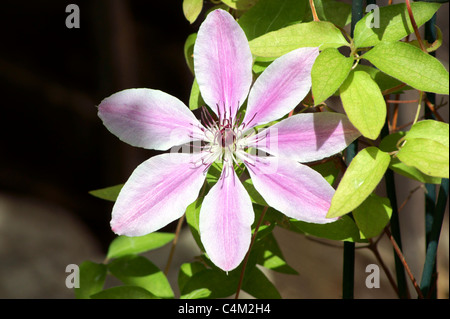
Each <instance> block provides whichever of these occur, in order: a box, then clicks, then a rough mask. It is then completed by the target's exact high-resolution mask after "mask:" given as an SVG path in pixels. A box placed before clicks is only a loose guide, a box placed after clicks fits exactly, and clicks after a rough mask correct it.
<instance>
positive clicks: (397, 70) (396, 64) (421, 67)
mask: <svg viewBox="0 0 450 319" xmlns="http://www.w3.org/2000/svg"><path fill="white" fill-rule="evenodd" d="M362 57H363V58H364V59H366V60H369V61H370V62H371V63H372V64H373V65H375V66H376V67H377V68H378V69H380V70H381V71H383V72H384V73H386V74H389V75H390V76H392V77H394V78H396V79H398V80H400V81H402V82H404V83H406V84H408V85H410V86H411V87H413V88H415V89H417V90H420V91H426V92H434V93H439V94H448V88H449V80H448V79H449V77H448V71H447V70H446V69H445V67H444V66H443V65H442V63H441V62H439V60H437V59H436V58H435V57H433V56H431V55H429V54H427V53H425V52H423V51H422V50H420V49H419V48H417V47H415V46H413V45H411V44H408V43H404V42H384V41H383V42H381V43H379V44H377V45H376V46H375V47H373V49H371V50H370V51H369V52H367V53H365V54H364V55H363V56H362ZM411 61H414V63H411Z"/></svg>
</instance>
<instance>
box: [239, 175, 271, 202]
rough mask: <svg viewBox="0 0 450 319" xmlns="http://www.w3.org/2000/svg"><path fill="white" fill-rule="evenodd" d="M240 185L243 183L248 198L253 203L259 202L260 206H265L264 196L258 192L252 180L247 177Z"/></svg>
mask: <svg viewBox="0 0 450 319" xmlns="http://www.w3.org/2000/svg"><path fill="white" fill-rule="evenodd" d="M242 185H244V188H245V190H246V191H247V193H248V194H249V195H250V199H251V200H252V202H253V203H255V204H259V205H261V206H267V203H266V201H265V200H264V198H263V197H262V196H261V195H260V194H259V193H258V191H257V190H256V188H255V186H253V181H252V180H251V179H250V178H249V179H247V180H245V181H244V182H243V183H242Z"/></svg>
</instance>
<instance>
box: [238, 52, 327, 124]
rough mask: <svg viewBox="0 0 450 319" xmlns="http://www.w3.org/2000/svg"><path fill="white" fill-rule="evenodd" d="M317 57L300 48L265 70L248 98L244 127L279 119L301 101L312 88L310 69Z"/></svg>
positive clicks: (277, 60)
mask: <svg viewBox="0 0 450 319" xmlns="http://www.w3.org/2000/svg"><path fill="white" fill-rule="evenodd" d="M318 55H319V50H318V48H299V49H296V50H294V51H291V52H289V53H287V54H285V55H283V56H281V57H279V58H278V59H276V60H275V61H273V62H272V63H271V64H270V65H269V66H268V67H267V69H265V70H264V72H263V73H262V74H261V75H260V76H259V78H258V79H257V80H256V82H255V84H254V85H253V87H252V89H251V90H250V94H249V96H248V104H247V112H246V114H245V117H244V121H243V123H245V125H246V128H250V127H254V126H257V125H261V124H265V123H268V122H270V121H273V120H276V119H279V118H281V117H283V116H284V115H286V114H287V113H289V112H290V111H291V110H292V109H293V108H294V107H296V106H297V104H299V103H300V102H301V101H302V100H303V98H304V97H305V96H306V94H308V92H309V90H310V88H311V68H312V66H313V64H314V61H315V60H316V57H317V56H318Z"/></svg>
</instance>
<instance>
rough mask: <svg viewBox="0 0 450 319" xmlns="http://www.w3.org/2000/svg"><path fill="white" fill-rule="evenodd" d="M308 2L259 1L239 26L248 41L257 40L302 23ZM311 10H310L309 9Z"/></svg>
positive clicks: (286, 0)
mask: <svg viewBox="0 0 450 319" xmlns="http://www.w3.org/2000/svg"><path fill="white" fill-rule="evenodd" d="M306 6H307V0H284V1H282V2H280V1H278V0H259V2H258V3H257V4H256V5H255V6H254V7H252V8H251V9H250V10H248V11H247V12H245V13H244V14H243V15H242V16H241V17H240V18H239V21H238V22H239V25H240V26H241V28H242V29H243V30H244V32H245V35H246V36H247V39H248V40H252V39H254V38H257V37H259V36H261V35H263V34H266V33H268V32H270V31H275V30H278V29H281V28H283V27H286V26H288V25H290V24H293V23H296V22H300V21H301V20H302V17H303V15H304V12H305V10H306ZM308 10H309V8H308Z"/></svg>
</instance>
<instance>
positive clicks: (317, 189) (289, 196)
mask: <svg viewBox="0 0 450 319" xmlns="http://www.w3.org/2000/svg"><path fill="white" fill-rule="evenodd" d="M253 159H254V162H253V163H252V164H250V163H249V162H247V163H246V166H247V168H248V169H249V172H250V177H251V179H252V182H253V185H254V186H255V188H256V190H257V191H258V192H259V194H261V196H262V197H263V198H264V200H265V201H266V202H267V204H269V206H271V207H273V208H275V209H277V210H279V211H280V212H282V213H283V214H285V215H286V216H288V217H291V218H295V219H298V220H301V221H305V222H308V223H317V224H325V223H329V222H332V221H334V220H336V219H332V218H326V217H325V216H326V215H327V212H328V209H329V208H330V204H331V198H332V197H333V194H334V189H333V187H331V186H330V184H328V183H327V182H326V181H325V179H324V178H323V177H322V175H320V174H319V173H317V172H316V171H315V170H313V169H312V168H309V167H308V166H306V165H303V164H300V163H298V162H296V161H293V160H289V159H284V158H277V157H265V158H258V159H256V158H255V157H253Z"/></svg>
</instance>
